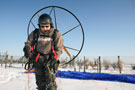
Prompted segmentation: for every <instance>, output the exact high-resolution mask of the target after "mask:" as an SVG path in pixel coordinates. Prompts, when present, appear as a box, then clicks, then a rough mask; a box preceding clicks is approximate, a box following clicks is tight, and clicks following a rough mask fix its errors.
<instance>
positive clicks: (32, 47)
mask: <svg viewBox="0 0 135 90" xmlns="http://www.w3.org/2000/svg"><path fill="white" fill-rule="evenodd" d="M33 49H34V46H31V49H30V52H31V53H30V56H31V55H32V51H33Z"/></svg>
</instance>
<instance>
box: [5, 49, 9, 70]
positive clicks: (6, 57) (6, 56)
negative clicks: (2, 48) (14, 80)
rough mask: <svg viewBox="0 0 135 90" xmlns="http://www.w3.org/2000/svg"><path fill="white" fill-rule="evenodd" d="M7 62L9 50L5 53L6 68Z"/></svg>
mask: <svg viewBox="0 0 135 90" xmlns="http://www.w3.org/2000/svg"><path fill="white" fill-rule="evenodd" d="M7 63H8V52H7V51H6V54H5V68H7Z"/></svg>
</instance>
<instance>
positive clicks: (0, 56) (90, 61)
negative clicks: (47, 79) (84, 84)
mask: <svg viewBox="0 0 135 90" xmlns="http://www.w3.org/2000/svg"><path fill="white" fill-rule="evenodd" d="M26 61H27V60H26V59H25V58H24V56H12V55H9V54H8V52H6V53H0V65H1V67H2V66H5V68H6V67H7V66H9V67H11V66H12V64H13V63H21V64H22V67H23V66H24V64H25V63H26ZM64 62H67V58H62V59H61V63H64ZM64 67H67V68H73V70H74V71H79V72H98V73H106V72H107V71H108V70H110V72H111V73H112V72H116V71H117V72H118V73H123V71H124V70H127V71H129V70H130V71H131V70H135V56H97V57H89V58H88V57H83V58H79V57H77V58H76V60H74V61H73V62H71V63H69V64H68V65H65V66H64ZM110 72H109V73H110Z"/></svg>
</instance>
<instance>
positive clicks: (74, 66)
mask: <svg viewBox="0 0 135 90" xmlns="http://www.w3.org/2000/svg"><path fill="white" fill-rule="evenodd" d="M73 65H74V71H76V67H75V60H73Z"/></svg>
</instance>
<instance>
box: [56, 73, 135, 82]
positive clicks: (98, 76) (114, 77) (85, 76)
mask: <svg viewBox="0 0 135 90" xmlns="http://www.w3.org/2000/svg"><path fill="white" fill-rule="evenodd" d="M56 76H57V77H61V78H70V79H80V80H104V81H119V82H126V83H135V75H129V74H128V75H124V74H108V73H88V72H74V71H60V70H58V72H57V74H56Z"/></svg>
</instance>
